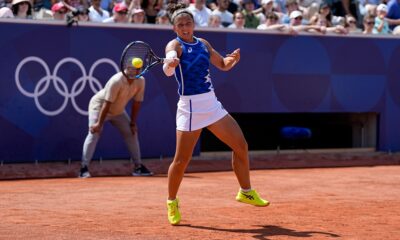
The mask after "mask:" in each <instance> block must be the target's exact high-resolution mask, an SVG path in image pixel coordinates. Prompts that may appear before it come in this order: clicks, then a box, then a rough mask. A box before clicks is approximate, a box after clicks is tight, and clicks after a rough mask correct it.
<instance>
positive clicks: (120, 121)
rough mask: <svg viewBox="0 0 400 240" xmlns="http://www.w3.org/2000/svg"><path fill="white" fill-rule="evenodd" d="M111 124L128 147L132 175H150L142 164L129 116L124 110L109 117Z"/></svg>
mask: <svg viewBox="0 0 400 240" xmlns="http://www.w3.org/2000/svg"><path fill="white" fill-rule="evenodd" d="M110 122H111V124H112V125H113V126H114V127H116V128H117V129H118V131H119V132H120V134H121V135H122V138H123V139H124V142H125V144H126V146H127V148H128V151H129V154H130V156H131V158H132V160H133V162H134V164H135V169H134V170H133V172H132V175H134V176H151V175H153V173H152V172H151V171H149V170H148V169H147V168H146V167H145V166H144V165H143V164H142V158H141V153H140V145H139V137H138V135H139V134H138V133H135V134H133V133H132V130H131V128H130V125H129V124H130V118H129V116H128V114H127V113H126V112H124V113H123V114H120V115H117V116H113V117H112V118H110Z"/></svg>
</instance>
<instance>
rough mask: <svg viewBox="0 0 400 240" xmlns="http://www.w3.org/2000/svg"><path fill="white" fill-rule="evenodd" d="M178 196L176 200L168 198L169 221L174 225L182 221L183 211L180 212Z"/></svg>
mask: <svg viewBox="0 0 400 240" xmlns="http://www.w3.org/2000/svg"><path fill="white" fill-rule="evenodd" d="M178 202H179V201H178V198H176V199H175V200H167V208H168V221H169V223H171V224H172V225H178V224H179V222H180V221H181V213H180V212H179V206H178Z"/></svg>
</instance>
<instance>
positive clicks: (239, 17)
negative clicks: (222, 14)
mask: <svg viewBox="0 0 400 240" xmlns="http://www.w3.org/2000/svg"><path fill="white" fill-rule="evenodd" d="M245 24H246V19H245V17H244V14H243V13H242V12H236V13H235V14H233V23H232V24H231V25H229V26H228V28H236V29H244V26H245Z"/></svg>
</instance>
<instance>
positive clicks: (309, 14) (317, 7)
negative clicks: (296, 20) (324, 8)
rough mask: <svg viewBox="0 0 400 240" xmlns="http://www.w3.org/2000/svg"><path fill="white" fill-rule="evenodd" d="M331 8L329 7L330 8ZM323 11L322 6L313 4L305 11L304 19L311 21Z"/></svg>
mask: <svg viewBox="0 0 400 240" xmlns="http://www.w3.org/2000/svg"><path fill="white" fill-rule="evenodd" d="M328 7H329V6H328ZM320 9H321V4H318V3H316V2H313V3H311V5H310V6H309V7H308V8H304V9H303V18H304V19H306V20H307V21H309V20H310V19H311V18H312V17H313V16H314V15H315V14H316V13H318V12H319V10H320Z"/></svg>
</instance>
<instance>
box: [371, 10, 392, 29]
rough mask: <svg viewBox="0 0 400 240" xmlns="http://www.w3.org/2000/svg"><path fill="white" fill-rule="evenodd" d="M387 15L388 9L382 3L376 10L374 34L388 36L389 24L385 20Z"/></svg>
mask: <svg viewBox="0 0 400 240" xmlns="http://www.w3.org/2000/svg"><path fill="white" fill-rule="evenodd" d="M386 14H387V7H386V5H385V4H383V3H381V4H379V5H378V7H377V8H376V15H377V16H376V17H375V25H374V29H373V33H374V34H388V33H390V29H389V23H388V21H387V20H386V19H385V18H386Z"/></svg>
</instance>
